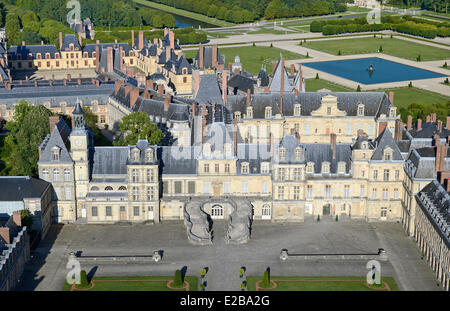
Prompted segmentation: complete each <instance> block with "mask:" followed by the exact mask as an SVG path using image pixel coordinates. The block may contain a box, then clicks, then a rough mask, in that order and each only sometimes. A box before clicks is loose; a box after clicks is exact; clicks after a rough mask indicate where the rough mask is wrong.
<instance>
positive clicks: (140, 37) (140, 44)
mask: <svg viewBox="0 0 450 311" xmlns="http://www.w3.org/2000/svg"><path fill="white" fill-rule="evenodd" d="M143 48H144V32H143V31H142V30H140V31H139V51H141V50H142V49H143Z"/></svg>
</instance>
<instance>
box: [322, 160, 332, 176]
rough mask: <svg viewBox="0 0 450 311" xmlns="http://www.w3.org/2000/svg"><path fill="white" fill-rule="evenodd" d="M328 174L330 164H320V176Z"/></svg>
mask: <svg viewBox="0 0 450 311" xmlns="http://www.w3.org/2000/svg"><path fill="white" fill-rule="evenodd" d="M329 173H330V162H323V163H322V174H329Z"/></svg>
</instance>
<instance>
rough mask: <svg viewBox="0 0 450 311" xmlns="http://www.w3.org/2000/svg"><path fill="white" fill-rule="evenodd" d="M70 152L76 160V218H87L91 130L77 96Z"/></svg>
mask: <svg viewBox="0 0 450 311" xmlns="http://www.w3.org/2000/svg"><path fill="white" fill-rule="evenodd" d="M70 146H71V147H70V154H71V156H72V160H73V161H74V175H75V176H74V177H75V198H76V218H77V219H78V218H86V207H85V198H86V194H87V192H88V183H89V176H90V172H89V154H90V152H89V151H90V148H91V144H90V132H89V130H88V128H87V127H86V122H85V118H84V111H83V109H82V108H81V105H80V100H79V99H78V98H77V103H76V106H75V110H74V111H73V112H72V132H71V133H70Z"/></svg>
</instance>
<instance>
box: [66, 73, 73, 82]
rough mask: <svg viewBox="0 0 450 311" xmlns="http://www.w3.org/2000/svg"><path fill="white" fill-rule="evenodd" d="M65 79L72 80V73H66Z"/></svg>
mask: <svg viewBox="0 0 450 311" xmlns="http://www.w3.org/2000/svg"><path fill="white" fill-rule="evenodd" d="M67 80H69V82H70V81H72V75H71V74H70V73H69V74H67Z"/></svg>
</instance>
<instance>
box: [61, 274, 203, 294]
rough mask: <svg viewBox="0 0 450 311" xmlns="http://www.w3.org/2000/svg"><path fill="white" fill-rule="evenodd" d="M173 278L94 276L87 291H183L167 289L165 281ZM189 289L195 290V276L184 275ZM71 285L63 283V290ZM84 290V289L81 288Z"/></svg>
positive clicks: (66, 289) (67, 289)
mask: <svg viewBox="0 0 450 311" xmlns="http://www.w3.org/2000/svg"><path fill="white" fill-rule="evenodd" d="M170 280H173V277H172V276H142V277H114V276H113V277H94V278H93V279H92V281H91V284H92V283H93V284H94V286H93V287H92V288H91V289H88V291H171V290H178V291H184V290H185V289H169V288H168V287H167V282H169V281H170ZM185 281H187V282H188V283H189V291H196V290H197V282H198V280H197V277H195V276H186V277H185ZM70 288H71V285H69V284H67V283H65V284H64V286H63V290H64V291H69V290H70ZM83 291H86V290H83Z"/></svg>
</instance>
